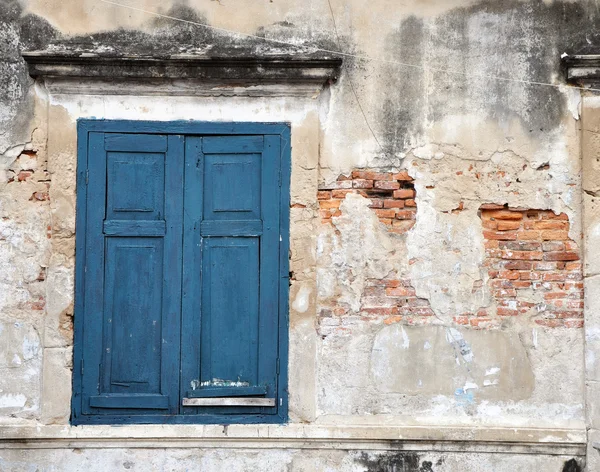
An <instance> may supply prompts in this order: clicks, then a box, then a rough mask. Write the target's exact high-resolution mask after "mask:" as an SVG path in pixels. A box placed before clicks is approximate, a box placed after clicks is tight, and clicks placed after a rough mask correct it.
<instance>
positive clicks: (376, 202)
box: [369, 198, 383, 208]
mask: <svg viewBox="0 0 600 472" xmlns="http://www.w3.org/2000/svg"><path fill="white" fill-rule="evenodd" d="M369 208H383V200H381V199H380V198H371V204H370V205H369Z"/></svg>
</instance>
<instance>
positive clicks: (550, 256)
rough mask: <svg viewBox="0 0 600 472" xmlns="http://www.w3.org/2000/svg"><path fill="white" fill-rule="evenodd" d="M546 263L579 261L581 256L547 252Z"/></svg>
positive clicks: (573, 253)
mask: <svg viewBox="0 0 600 472" xmlns="http://www.w3.org/2000/svg"><path fill="white" fill-rule="evenodd" d="M544 260H545V261H576V260H579V254H577V253H576V252H546V253H545V254H544Z"/></svg>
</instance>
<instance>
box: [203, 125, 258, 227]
mask: <svg viewBox="0 0 600 472" xmlns="http://www.w3.org/2000/svg"><path fill="white" fill-rule="evenodd" d="M261 138H262V136H261ZM207 139H208V138H207ZM212 139H217V138H212ZM203 152H204V180H203V189H204V208H203V220H204V221H215V220H216V221H220V220H250V219H254V220H256V221H260V219H261V213H260V189H261V166H262V159H261V154H256V153H252V154H247V153H242V152H240V153H239V154H235V153H227V154H207V153H206V152H205V151H203Z"/></svg>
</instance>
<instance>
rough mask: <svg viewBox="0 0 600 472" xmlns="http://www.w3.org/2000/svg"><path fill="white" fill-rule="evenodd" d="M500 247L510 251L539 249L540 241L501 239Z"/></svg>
mask: <svg viewBox="0 0 600 472" xmlns="http://www.w3.org/2000/svg"><path fill="white" fill-rule="evenodd" d="M500 248H501V249H510V250H512V251H541V250H542V243H540V242H537V241H501V242H500Z"/></svg>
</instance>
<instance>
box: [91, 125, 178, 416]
mask: <svg viewBox="0 0 600 472" xmlns="http://www.w3.org/2000/svg"><path fill="white" fill-rule="evenodd" d="M183 156H184V139H183V136H178V135H170V136H166V135H158V134H154V135H153V134H119V133H101V132H91V133H89V136H88V177H87V178H88V192H87V203H86V207H87V215H86V227H85V232H86V244H85V251H86V254H85V276H84V278H85V286H84V294H85V299H84V308H83V316H84V322H83V326H84V329H83V335H82V338H81V339H82V345H83V362H82V370H83V380H82V413H83V414H93V415H105V414H107V415H126V414H134V415H135V414H174V413H177V412H178V408H179V395H178V386H179V378H178V377H179V376H178V372H179V348H180V344H179V343H180V303H181V298H180V293H181V288H180V287H181V260H182V246H181V238H182V205H183Z"/></svg>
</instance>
